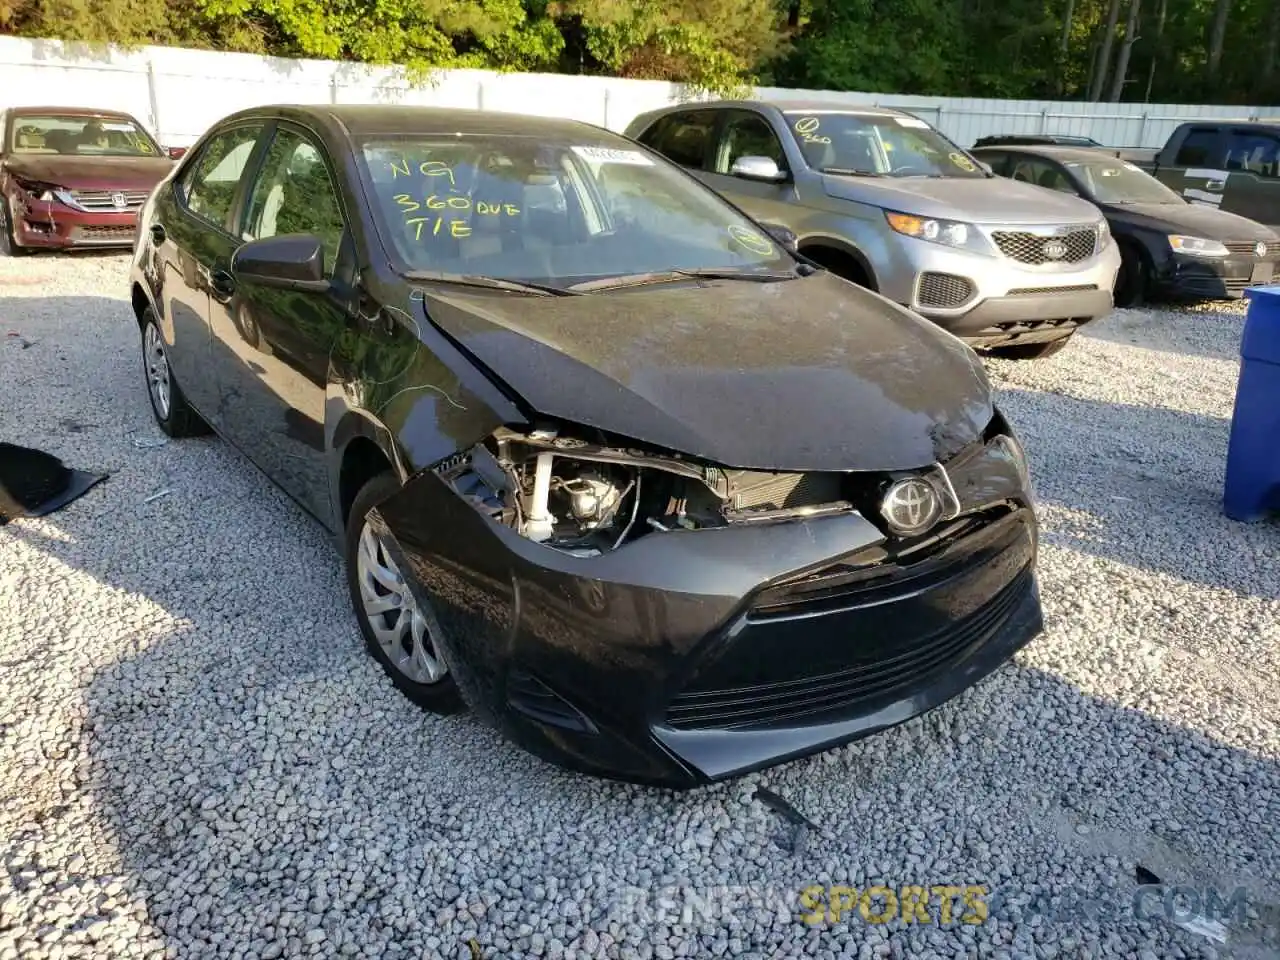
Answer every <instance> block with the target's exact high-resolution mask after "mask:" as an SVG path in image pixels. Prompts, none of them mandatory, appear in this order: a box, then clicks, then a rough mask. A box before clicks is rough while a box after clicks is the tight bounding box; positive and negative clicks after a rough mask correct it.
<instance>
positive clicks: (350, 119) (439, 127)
mask: <svg viewBox="0 0 1280 960" xmlns="http://www.w3.org/2000/svg"><path fill="white" fill-rule="evenodd" d="M264 114H265V115H270V116H279V117H282V118H294V119H299V120H311V121H313V122H316V123H318V124H320V125H323V126H334V127H338V128H340V129H342V130H344V131H345V132H346V133H348V134H349V135H352V136H358V137H365V136H396V135H402V134H407V133H417V134H428V135H429V134H440V133H460V134H490V135H497V136H512V137H519V136H532V137H539V136H542V137H545V136H553V137H555V136H559V137H573V138H575V139H578V140H584V139H586V140H588V141H602V142H603V141H609V142H614V141H616V140H617V139H618V136H617V134H615V133H611V132H610V131H608V130H604V129H602V128H600V127H595V126H592V125H591V124H589V123H584V122H582V121H580V120H566V119H563V118H560V117H538V116H529V115H527V114H517V113H501V112H496V111H491V110H468V109H461V108H454V107H419V106H412V105H407V104H379V105H374V106H369V105H365V104H338V105H328V104H320V105H312V104H268V105H265V106H260V107H252V108H250V109H248V110H242V111H240V112H239V113H236V114H233V115H232V116H231V117H227V118H225V120H231V119H233V118H240V117H250V116H262V115H264ZM224 122H225V121H224Z"/></svg>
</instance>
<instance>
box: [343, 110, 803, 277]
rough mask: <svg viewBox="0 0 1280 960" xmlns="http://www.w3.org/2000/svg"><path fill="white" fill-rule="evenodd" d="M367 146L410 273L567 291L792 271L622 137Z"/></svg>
mask: <svg viewBox="0 0 1280 960" xmlns="http://www.w3.org/2000/svg"><path fill="white" fill-rule="evenodd" d="M360 146H361V155H362V158H363V161H364V165H365V173H366V176H367V177H368V180H369V182H370V184H371V186H372V193H373V198H374V210H375V216H376V217H377V219H378V221H379V228H380V230H381V231H382V232H383V233H384V235H385V236H386V237H387V238H388V239H389V241H390V243H391V245H392V246H393V248H394V250H395V252H396V254H398V256H399V259H400V261H401V263H402V264H403V266H405V267H406V268H407V269H408V270H409V271H411V272H430V273H444V274H452V275H455V276H456V275H467V276H477V275H478V276H485V277H496V278H499V279H503V280H515V281H527V282H536V283H541V284H547V285H551V286H556V287H561V288H563V287H568V286H571V285H573V284H578V283H585V282H588V281H591V280H602V279H604V278H611V277H623V276H636V275H638V274H645V273H662V272H667V271H713V270H719V271H727V272H730V273H739V272H741V273H743V274H755V273H766V272H773V273H778V272H787V271H791V270H794V268H795V266H796V263H795V260H794V258H792V257H791V256H790V254H788V253H787V252H786V251H785V250H784V249H783V248H782V247H780V246H779V245H778V244H776V243H775V242H774V241H773V240H772V239H770V238H769V237H768V236H767V235H766V234H765V233H764V232H763V231H762V230H761V229H760V227H758V226H757V225H756V224H754V223H752V222H751V221H750V220H748V219H746V218H745V217H744V216H743V215H742V214H740V213H738V212H737V211H736V210H734V209H733V208H732V207H730V206H729V205H728V204H727V203H725V202H724V201H723V200H721V199H720V198H719V197H718V196H717V195H716V194H714V193H712V192H711V191H710V190H709V189H707V188H705V187H703V186H702V185H701V184H699V183H698V182H697V181H696V180H694V179H693V178H691V177H690V176H688V175H687V174H685V173H683V172H682V171H680V170H679V169H678V168H676V167H675V166H673V165H671V164H669V163H667V162H666V161H663V160H660V159H655V158H654V157H653V156H651V155H650V154H648V153H646V152H644V151H642V150H640V149H638V148H635V147H633V146H632V145H631V144H629V143H627V142H625V141H603V140H601V139H600V138H599V137H595V136H591V135H590V134H588V135H587V136H586V137H585V138H584V139H583V140H582V141H580V142H575V141H568V140H563V141H558V140H548V139H545V138H541V137H540V138H537V139H534V138H532V137H515V136H481V135H477V136H454V135H449V136H434V137H431V136H424V137H418V136H415V137H409V138H399V139H395V140H391V139H377V140H366V141H364V142H363V143H362V144H361V145H360Z"/></svg>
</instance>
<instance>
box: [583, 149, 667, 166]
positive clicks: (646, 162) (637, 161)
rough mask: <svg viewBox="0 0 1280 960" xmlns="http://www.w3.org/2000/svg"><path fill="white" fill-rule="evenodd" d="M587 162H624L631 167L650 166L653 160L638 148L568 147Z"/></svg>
mask: <svg viewBox="0 0 1280 960" xmlns="http://www.w3.org/2000/svg"><path fill="white" fill-rule="evenodd" d="M569 149H570V150H572V151H573V152H574V153H576V154H577V155H578V156H580V157H581V158H582V159H583V160H586V161H587V162H588V163H625V164H629V165H630V166H633V167H651V166H653V161H652V160H650V159H649V158H648V157H646V156H645V155H644V154H643V153H641V152H640V151H639V150H616V149H614V148H612V147H570V148H569Z"/></svg>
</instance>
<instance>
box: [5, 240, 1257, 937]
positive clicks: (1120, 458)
mask: <svg viewBox="0 0 1280 960" xmlns="http://www.w3.org/2000/svg"><path fill="white" fill-rule="evenodd" d="M126 265H127V258H126V257H122V256H94V257H43V256H42V257H34V258H28V259H22V260H0V385H2V387H0V438H2V439H6V440H10V441H13V442H16V443H22V444H29V445H32V446H38V447H41V448H43V449H46V450H49V451H50V452H52V453H55V454H56V455H58V456H60V457H61V458H63V460H64V461H66V462H67V463H68V464H69V465H71V466H75V467H80V468H84V469H90V470H97V471H106V472H109V473H110V479H109V480H108V481H107V482H106V483H105V484H103V485H101V486H99V487H97V488H96V489H94V490H93V491H92V492H90V493H89V494H88V495H87V496H86V497H84V498H83V499H82V500H80V501H77V502H76V503H74V504H73V505H71V506H70V507H68V508H66V509H65V510H63V511H60V512H58V513H55V514H53V515H52V516H50V517H48V518H45V519H42V520H24V521H20V522H17V523H13V524H10V525H8V526H7V527H0V857H2V858H3V870H0V960H10V958H14V957H23V958H39V957H73V956H80V957H89V956H95V957H96V956H103V957H105V956H111V957H140V956H149V957H160V956H162V955H167V956H179V955H181V956H201V957H204V956H209V957H275V956H295V955H307V956H320V955H334V956H351V957H356V956H368V957H373V956H405V957H410V956H412V957H423V956H426V957H435V956H445V957H454V956H460V957H471V956H472V955H473V952H474V955H477V956H484V957H517V956H531V955H532V956H550V957H558V956H566V957H567V956H576V957H596V956H607V957H615V956H617V957H650V956H656V957H672V956H699V957H704V956H738V955H741V956H755V957H774V956H795V955H815V956H825V957H831V956H845V957H885V956H888V957H912V958H915V957H924V958H928V957H948V958H950V957H964V956H975V957H976V956H982V957H988V956H994V957H1055V956H1056V957H1086V956H1088V957H1096V956H1124V957H1134V958H1141V960H1149V958H1157V957H1159V958H1165V957H1184V956H1185V957H1201V956H1203V957H1213V956H1221V957H1225V956H1234V957H1276V956H1280V880H1278V879H1277V878H1280V775H1278V771H1280V732H1278V731H1277V717H1278V716H1280V652H1278V651H1280V643H1277V640H1280V572H1278V569H1280V527H1278V526H1277V525H1276V524H1270V525H1262V526H1256V527H1244V526H1240V525H1237V524H1233V523H1231V522H1229V521H1227V520H1226V519H1225V518H1223V517H1222V516H1221V513H1220V496H1221V482H1222V465H1223V459H1224V455H1225V451H1226V443H1227V435H1228V423H1229V418H1230V415H1231V405H1232V398H1233V392H1234V383H1235V376H1236V372H1237V369H1238V367H1237V361H1236V349H1237V345H1238V342H1239V335H1240V331H1241V327H1242V312H1241V310H1240V309H1223V308H1215V309H1206V310H1200V311H1190V312H1160V311H1154V310H1153V311H1138V310H1134V311H1121V312H1118V313H1116V314H1115V315H1114V316H1113V317H1111V318H1109V319H1108V320H1107V321H1105V322H1103V323H1102V324H1100V325H1098V326H1097V328H1096V330H1094V331H1092V332H1091V333H1090V335H1088V336H1083V337H1079V338H1077V342H1076V343H1074V344H1072V346H1071V347H1069V348H1068V349H1067V350H1066V351H1064V352H1063V353H1061V354H1059V355H1058V356H1057V357H1055V358H1053V359H1051V360H1048V361H1038V362H1032V363H1022V364H1012V363H996V364H993V365H992V366H993V377H994V379H995V381H996V382H997V383H998V384H999V386H1000V387H1001V390H1002V393H1003V401H1004V403H1005V404H1006V406H1007V409H1008V412H1009V413H1010V415H1011V417H1012V418H1013V420H1014V421H1015V423H1016V424H1017V426H1018V427H1019V428H1020V430H1021V433H1022V436H1023V439H1024V441H1025V442H1026V443H1027V445H1028V447H1029V448H1030V452H1031V457H1032V460H1033V464H1034V473H1035V478H1036V483H1037V487H1038V492H1039V494H1040V497H1041V500H1042V507H1043V520H1044V541H1043V552H1042V559H1041V566H1040V571H1041V577H1042V582H1043V589H1044V598H1045V604H1046V609H1047V614H1048V619H1049V629H1048V633H1047V634H1046V635H1045V636H1044V637H1042V638H1040V639H1039V640H1037V641H1036V642H1035V643H1034V644H1033V645H1032V646H1031V647H1030V648H1028V649H1027V650H1026V651H1025V653H1023V654H1022V655H1020V656H1019V657H1018V658H1017V661H1016V663H1015V664H1012V665H1010V666H1008V667H1006V668H1005V669H1003V670H1002V671H1000V672H999V673H998V674H997V675H995V676H994V677H992V678H990V679H989V680H988V681H987V682H985V683H983V684H981V685H980V686H979V687H978V688H977V689H974V690H972V691H970V692H969V693H967V694H966V695H964V696H963V697H961V698H959V699H958V700H956V701H955V702H953V703H951V704H949V705H947V706H946V707H944V708H943V709H941V710H939V711H936V712H935V713H934V714H932V715H930V716H929V717H928V718H926V719H924V720H920V721H916V722H913V723H910V724H908V725H906V726H905V727H903V728H900V729H898V730H895V731H892V732H890V733H888V734H885V735H882V736H878V737H875V738H873V739H871V740H867V741H863V742H861V743H858V744H855V745H853V746H850V747H848V748H846V749H843V750H839V751H834V752H830V753H827V754H825V755H823V756H819V757H816V758H813V759H810V760H807V761H803V762H799V763H794V764H791V765H789V766H786V767H783V768H779V769H775V770H773V771H769V772H766V773H763V774H760V775H757V776H752V777H749V778H746V779H744V780H740V781H737V782H734V783H730V784H726V785H722V786H719V787H716V788H713V789H708V790H702V791H697V792H692V793H686V794H678V795H677V794H669V793H662V792H655V791H649V790H644V789H638V788H631V787H626V786H618V785H612V784H607V783H604V782H602V781H599V780H594V779H586V778H582V777H578V776H576V775H572V774H568V773H564V772H561V771H558V770H556V769H554V768H552V767H549V766H547V765H545V764H543V763H541V762H540V761H538V760H535V759H533V758H531V757H530V756H528V755H526V754H524V753H522V752H521V751H519V750H517V749H516V748H514V747H511V746H508V745H506V744H505V743H504V742H503V741H502V740H501V739H500V738H499V737H497V736H496V735H495V734H493V733H492V732H490V731H488V730H487V729H485V728H484V727H482V726H481V725H479V724H478V723H477V722H476V721H474V720H472V719H470V718H469V717H465V716H464V717H456V718H451V719H438V718H435V717H431V716H427V715H424V714H422V713H419V712H418V711H416V710H415V709H414V708H413V707H411V706H410V705H409V704H408V703H407V702H406V701H404V700H403V699H401V698H400V697H399V696H398V695H397V694H396V693H395V692H394V691H393V689H392V687H391V685H390V684H389V683H388V682H386V681H385V679H384V678H383V676H382V675H381V673H380V672H379V671H378V670H377V669H376V667H375V666H374V664H373V663H372V661H371V660H370V659H369V658H368V657H367V656H366V655H365V654H364V652H363V650H362V648H361V645H360V641H359V637H358V634H357V630H356V628H355V625H354V621H353V620H352V618H351V616H350V614H349V613H348V610H347V607H346V598H345V594H344V590H343V581H342V577H341V569H340V562H339V559H338V557H337V555H336V554H335V552H334V551H333V550H332V549H331V548H330V547H329V545H328V543H327V541H326V540H325V538H324V536H323V535H322V533H321V531H320V530H319V528H318V527H316V526H314V525H313V524H312V522H311V521H309V520H307V519H306V518H305V517H304V516H303V515H302V514H301V512H300V511H299V510H298V509H297V508H295V507H294V506H293V505H292V504H291V503H290V502H289V501H288V500H287V499H286V498H285V497H284V496H283V495H282V494H280V493H278V492H277V491H276V490H275V489H274V488H273V487H272V486H271V485H270V484H269V483H268V482H267V481H266V480H265V479H263V478H262V476H261V475H260V474H258V473H257V472H256V471H255V470H254V469H253V468H252V467H251V466H249V465H248V464H247V463H246V461H244V460H243V459H242V458H241V457H240V456H239V455H237V454H236V453H234V452H233V451H231V450H230V449H228V448H227V447H226V446H225V445H224V444H222V443H221V442H219V441H216V440H199V441H188V442H182V443H169V444H167V445H163V446H156V447H152V448H140V447H139V446H138V445H136V444H135V442H134V441H135V440H156V439H158V438H159V437H160V436H161V435H160V433H159V431H158V430H157V429H156V428H155V427H154V426H153V425H152V422H151V419H150V415H149V413H148V409H147V401H146V397H145V392H144V389H143V386H142V381H141V377H140V375H139V371H138V360H137V353H138V334H137V329H136V326H135V325H134V323H133V320H132V317H131V315H130V312H129V307H128V304H127V303H126V302H125V300H124V296H125V292H126V291H125V289H124V283H125V272H126ZM10 333H14V334H18V335H19V336H10V335H9V334H10ZM165 490H168V491H171V492H170V493H169V494H167V495H166V496H164V497H161V498H159V499H156V500H153V501H152V502H150V503H145V502H144V501H145V500H146V499H147V498H148V497H149V496H151V495H152V494H155V493H158V492H161V491H165ZM760 786H764V787H767V788H769V789H770V790H773V791H775V792H776V793H778V794H780V795H781V796H783V797H785V798H786V799H787V800H789V801H790V802H791V803H792V804H794V805H795V807H796V808H798V809H799V810H800V811H801V812H802V813H803V815H804V816H805V817H807V818H808V819H809V820H810V821H811V822H812V823H813V824H815V825H816V829H815V830H809V831H807V832H806V831H804V830H803V829H797V828H792V827H790V826H789V825H788V824H787V823H786V821H785V820H784V819H782V818H781V817H780V816H779V815H778V814H777V813H776V812H774V811H773V810H771V809H770V808H769V807H767V806H766V805H765V804H763V803H762V802H760V801H759V800H757V799H755V798H754V796H753V794H754V791H755V790H756V788H757V787H760ZM1139 867H1141V868H1142V869H1143V870H1145V871H1150V874H1154V875H1155V876H1156V877H1158V878H1160V879H1161V880H1163V881H1165V882H1166V883H1168V884H1181V885H1186V886H1190V887H1195V888H1197V889H1199V890H1204V889H1205V888H1206V887H1209V886H1213V887H1216V888H1217V889H1218V890H1219V891H1220V892H1221V893H1222V895H1223V898H1224V899H1226V898H1227V897H1228V896H1229V895H1230V894H1231V892H1232V891H1234V890H1235V889H1236V888H1237V887H1244V888H1246V889H1247V891H1248V905H1249V906H1248V914H1247V916H1246V917H1245V918H1244V922H1238V921H1237V920H1234V919H1228V920H1226V921H1224V922H1225V933H1226V935H1227V941H1226V942H1225V943H1222V942H1220V941H1219V940H1217V939H1215V936H1216V935H1219V934H1221V933H1222V932H1223V931H1222V930H1218V929H1216V928H1214V927H1213V926H1212V925H1211V924H1210V925H1205V924H1203V923H1201V924H1199V925H1198V926H1197V924H1195V923H1192V924H1190V925H1191V926H1192V927H1195V928H1196V929H1193V930H1188V929H1184V926H1179V925H1178V924H1176V923H1174V922H1172V921H1171V920H1169V919H1167V918H1166V917H1165V915H1164V911H1163V910H1162V909H1160V907H1159V896H1158V895H1154V896H1152V897H1150V898H1149V899H1148V900H1147V906H1148V912H1149V913H1150V914H1151V916H1149V917H1147V918H1145V919H1142V918H1139V917H1136V916H1135V915H1134V914H1133V912H1132V911H1131V910H1129V909H1128V906H1129V904H1130V903H1131V900H1132V894H1133V891H1134V888H1135V884H1136V883H1137V881H1136V880H1135V876H1136V875H1138V868H1139ZM1140 875H1141V876H1144V877H1146V878H1147V879H1148V880H1150V876H1149V875H1147V874H1140ZM833 883H844V884H849V885H851V886H853V887H856V888H859V889H862V888H864V887H866V886H867V885H869V884H873V883H882V884H885V885H888V886H890V887H893V888H895V889H896V888H901V887H902V886H904V885H913V884H921V885H925V886H930V885H936V884H957V885H965V884H986V885H988V886H989V887H990V888H992V890H993V892H994V893H995V894H996V895H997V897H998V900H999V901H1001V902H1002V904H1003V905H1000V903H999V902H998V903H997V907H998V909H995V910H994V912H993V917H992V918H991V919H989V920H988V922H986V923H983V924H980V925H969V924H956V923H952V924H951V925H950V926H944V925H941V924H939V923H934V924H920V923H916V924H912V925H904V924H902V923H901V922H900V921H897V920H895V921H893V922H891V923H889V924H885V925H877V924H873V923H868V922H865V921H864V920H863V919H862V918H861V917H860V916H858V915H857V913H856V912H855V913H854V914H853V915H852V918H851V919H850V918H848V917H846V918H845V920H844V921H843V922H842V923H839V924H835V925H832V924H820V925H816V926H809V925H806V924H805V923H803V922H801V921H800V920H799V919H798V915H799V913H801V912H802V908H801V907H800V905H799V901H798V899H797V892H798V891H799V889H800V888H802V887H805V886H810V885H814V884H820V885H826V884H833ZM672 888H677V889H674V890H673V889H672ZM681 891H689V892H692V893H694V894H696V895H697V896H698V897H699V898H700V900H698V901H696V902H695V901H693V900H691V899H690V898H689V897H687V896H686V895H685V894H684V893H682V892H681ZM659 894H664V896H665V899H663V898H661V897H659ZM770 896H773V897H778V898H784V899H781V900H776V901H771V900H769V897H770ZM1086 900H1087V901H1091V904H1092V905H1091V906H1089V905H1088V904H1086V903H1085V902H1084V901H1086ZM690 904H692V905H693V906H694V907H696V908H697V909H695V910H694V912H693V913H692V915H691V916H687V917H682V916H681V908H682V907H685V906H687V905H690ZM753 904H754V907H753ZM1036 904H1039V905H1040V907H1039V908H1036V907H1035V905H1036ZM1064 904H1065V905H1067V906H1071V905H1072V904H1074V905H1075V906H1074V909H1070V910H1068V909H1064ZM1050 905H1052V906H1054V907H1055V908H1056V909H1057V911H1058V912H1057V913H1054V914H1046V913H1045V912H1044V911H1045V910H1047V909H1048V906H1050ZM1176 905H1177V904H1175V906H1176ZM770 906H772V909H767V908H768V907H770ZM1087 906H1088V909H1086V907H1087ZM1099 908H1102V909H1107V908H1109V909H1110V910H1111V913H1110V914H1109V915H1101V916H1100V915H1099V914H1098V913H1097V910H1098V909H1099ZM717 910H718V913H717V912H716V911H717ZM932 911H933V915H934V916H935V917H937V915H938V911H937V908H936V906H935V907H934V908H932ZM1090 911H1092V912H1090ZM1191 913H1192V911H1191V910H1187V909H1184V910H1182V912H1181V913H1180V915H1179V916H1180V918H1181V919H1183V920H1186V919H1188V918H1189V917H1190V915H1191ZM1197 930H1199V931H1200V932H1196V931H1197ZM471 941H474V945H472V944H471Z"/></svg>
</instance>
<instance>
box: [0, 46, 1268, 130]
mask: <svg viewBox="0 0 1280 960" xmlns="http://www.w3.org/2000/svg"><path fill="white" fill-rule="evenodd" d="M756 96H758V97H761V98H763V99H783V98H796V97H806V98H814V99H821V100H824V101H829V102H835V103H845V104H864V105H866V104H872V105H880V106H889V107H898V108H901V109H904V110H909V111H911V112H913V113H915V114H917V115H918V116H920V117H921V118H923V119H925V120H928V121H929V122H930V123H932V124H934V125H935V126H937V127H938V128H939V129H940V130H942V131H943V132H944V133H946V134H947V135H948V136H950V137H951V138H952V139H954V140H955V141H956V142H957V143H960V144H961V145H964V146H969V145H971V144H972V143H973V141H974V140H976V139H977V138H978V137H981V136H984V135H987V134H992V133H1041V132H1052V133H1073V134H1083V135H1087V136H1091V137H1093V138H1095V139H1096V140H1099V141H1101V142H1102V143H1106V144H1109V145H1112V146H1117V147H1158V146H1162V145H1163V144H1164V142H1165V140H1166V139H1167V137H1168V136H1169V133H1170V132H1171V131H1172V130H1173V128H1174V127H1176V126H1177V125H1178V124H1179V123H1181V122H1183V121H1184V120H1188V119H1195V118H1199V117H1230V118H1241V119H1243V118H1248V117H1258V116H1264V117H1268V116H1270V117H1280V107H1222V106H1196V105H1171V104H1135V103H1107V104H1091V103H1078V102H1054V101H1038V100H979V99H967V98H957V97H909V96H893V95H889V94H869V93H832V92H829V91H811V90H780V89H775V88H761V89H759V90H757V91H756ZM689 98H690V95H689V94H688V92H687V91H686V90H685V89H684V88H682V87H681V86H680V85H678V84H670V83H662V82H658V81H652V80H616V79H609V78H602V77H571V76H560V75H554V74H517V73H494V72H491V71H487V70H441V71H438V72H436V73H435V74H434V75H433V77H432V79H431V80H430V81H429V82H428V83H427V84H425V85H423V86H418V87H415V86H412V85H410V84H409V83H407V82H406V80H405V77H404V74H403V72H402V71H400V70H398V69H396V68H394V67H365V66H361V65H358V64H350V63H337V62H333V61H326V60H285V59H281V58H278V57H260V56H255V55H252V54H243V53H217V52H213V51H206V50H179V49H173V48H168V47H144V48H142V49H140V50H137V51H134V52H131V53H124V52H121V51H102V50H93V49H90V48H87V47H81V46H78V45H73V44H62V43H59V42H57V41H52V40H23V39H19V38H16V37H0V107H4V106H31V105H37V104H42V105H59V106H87V107H99V108H108V107H109V108H112V109H117V110H126V111H128V112H129V113H132V114H133V115H134V116H136V117H138V119H140V120H142V121H143V122H144V123H146V124H147V125H148V126H149V127H150V128H151V129H152V130H153V131H154V132H155V133H156V135H157V137H158V138H159V139H160V141H161V143H163V144H165V145H166V146H186V145H188V144H190V143H191V142H193V141H194V140H195V139H196V138H197V137H198V136H199V135H200V134H201V133H202V132H204V130H205V129H207V128H208V127H209V125H210V124H212V123H213V122H214V121H216V120H218V119H219V118H221V117H223V116H226V115H227V114H229V113H232V112H233V111H235V110H239V109H242V108H244V107H250V106H256V105H259V104H264V103H415V104H431V105H436V106H447V107H466V108H472V109H475V108H479V109H485V110H504V111H511V112H515V113H525V114H540V115H554V116H564V117H572V118H574V119H578V120H585V121H587V122H589V123H594V124H599V125H600V126H604V127H608V128H609V129H611V130H619V131H620V130H622V129H623V128H624V127H626V125H627V124H628V123H629V122H630V121H631V119H632V118H633V117H635V115H636V114H638V113H641V112H643V111H645V110H651V109H653V108H655V107H659V106H663V105H665V104H668V103H675V102H680V101H682V100H687V99H689Z"/></svg>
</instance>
